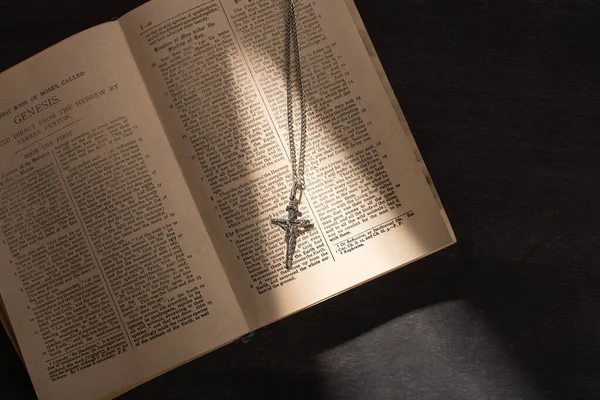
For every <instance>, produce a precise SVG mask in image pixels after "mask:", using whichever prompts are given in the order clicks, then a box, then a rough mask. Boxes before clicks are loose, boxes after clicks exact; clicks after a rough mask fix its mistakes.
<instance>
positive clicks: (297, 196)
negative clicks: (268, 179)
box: [290, 182, 304, 204]
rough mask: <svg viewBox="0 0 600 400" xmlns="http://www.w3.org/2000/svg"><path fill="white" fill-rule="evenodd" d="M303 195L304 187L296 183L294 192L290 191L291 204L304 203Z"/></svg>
mask: <svg viewBox="0 0 600 400" xmlns="http://www.w3.org/2000/svg"><path fill="white" fill-rule="evenodd" d="M302 193H304V187H303V186H302V185H301V184H299V183H298V182H294V184H293V185H292V190H291V191H290V202H292V201H293V202H294V203H295V204H300V202H301V201H302Z"/></svg>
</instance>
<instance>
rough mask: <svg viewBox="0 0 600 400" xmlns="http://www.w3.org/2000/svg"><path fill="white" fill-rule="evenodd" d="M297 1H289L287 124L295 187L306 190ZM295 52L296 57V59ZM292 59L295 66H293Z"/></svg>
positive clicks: (302, 91) (303, 99)
mask: <svg viewBox="0 0 600 400" xmlns="http://www.w3.org/2000/svg"><path fill="white" fill-rule="evenodd" d="M297 20H298V19H297V16H296V5H295V0H288V9H287V23H286V85H287V122H288V135H289V143H290V159H291V164H292V179H293V181H294V186H296V185H299V186H300V188H301V189H304V160H305V155H306V99H305V93H304V85H303V83H302V64H301V61H302V60H301V57H300V39H299V37H298V21H297ZM294 52H295V57H294ZM292 58H294V60H293V64H294V65H293V66H292ZM294 78H295V79H294ZM294 89H296V90H297V91H298V97H299V100H300V150H299V154H298V157H296V137H295V136H296V133H295V132H294V125H295V119H294Z"/></svg>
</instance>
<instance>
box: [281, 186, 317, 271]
mask: <svg viewBox="0 0 600 400" xmlns="http://www.w3.org/2000/svg"><path fill="white" fill-rule="evenodd" d="M296 196H298V197H296ZM301 200H302V186H300V185H298V184H297V183H294V186H292V191H291V193H290V202H289V203H288V206H287V207H286V208H285V210H286V211H287V213H288V216H287V218H282V219H272V220H271V223H272V224H273V225H277V226H278V227H280V228H281V229H283V230H284V231H285V244H286V252H285V268H286V269H291V268H292V260H293V258H294V251H295V250H296V239H297V238H298V236H300V235H301V234H303V233H305V232H308V231H309V230H311V229H312V228H313V224H312V223H311V222H310V221H308V220H305V219H298V217H301V216H302V213H301V212H300V211H299V210H298V205H299V204H300V201H301Z"/></svg>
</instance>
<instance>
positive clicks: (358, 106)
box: [121, 0, 455, 328]
mask: <svg viewBox="0 0 600 400" xmlns="http://www.w3.org/2000/svg"><path fill="white" fill-rule="evenodd" d="M286 3H287V2H286V1H284V0H264V1H249V0H215V1H194V0H176V1H169V2H167V1H162V2H161V1H155V2H151V3H149V4H146V5H144V6H142V7H140V8H139V9H137V10H135V11H134V12H132V13H130V14H128V15H126V16H125V17H124V18H122V19H121V23H122V25H123V28H124V31H125V33H126V36H127V39H128V41H129V43H130V46H131V48H132V51H133V53H134V56H135V57H136V60H137V61H138V65H139V68H140V71H141V72H142V75H143V76H144V79H145V81H146V82H147V83H148V88H149V92H150V94H151V96H152V98H153V100H154V102H155V105H156V108H157V110H158V113H159V115H160V117H161V120H162V121H163V125H164V126H165V130H166V131H167V133H168V135H169V138H170V141H171V144H172V147H173V149H174V151H175V154H176V155H177V157H178V159H179V161H180V164H181V166H182V170H183V171H184V174H185V176H186V179H187V182H188V185H189V187H190V188H191V190H192V193H193V196H194V199H195V200H196V205H197V206H198V207H199V209H200V211H201V214H202V217H203V219H204V221H205V223H206V225H207V227H208V230H209V232H210V234H211V237H212V239H213V241H214V243H215V246H216V248H217V250H218V253H219V256H220V258H221V261H222V263H223V265H224V267H225V270H226V273H227V276H228V278H229V280H230V282H231V284H232V286H233V287H234V289H235V292H236V295H237V297H238V299H239V302H240V304H241V305H242V306H243V309H244V313H245V314H246V317H247V318H248V319H249V321H250V325H251V327H253V328H256V327H260V326H263V325H265V324H267V323H270V322H272V321H274V320H276V319H279V318H282V317H284V316H286V315H289V314H291V313H293V312H296V311H298V310H300V309H302V308H305V307H307V306H310V305H312V304H314V303H316V302H319V301H321V300H323V299H325V298H328V297H330V296H332V295H335V294H337V293H340V292H342V291H344V290H347V289H348V288H350V287H353V286H356V285H358V284H360V283H362V282H364V281H366V280H369V279H372V278H373V277H376V276H379V275H381V274H383V273H385V272H388V271H390V270H392V269H394V268H397V267H398V266H401V265H404V264H407V263H409V262H411V261H414V260H416V259H418V258H420V257H423V256H425V255H427V254H430V253H432V252H434V251H436V250H439V249H441V248H443V247H446V246H448V245H450V244H452V243H454V241H455V238H454V234H453V233H452V229H451V228H450V225H449V223H448V221H447V218H446V216H445V213H444V211H443V208H442V207H441V203H440V202H439V201H438V199H437V198H436V196H435V195H434V191H432V186H430V184H429V183H428V177H427V174H426V169H425V167H424V164H423V161H422V160H421V159H420V156H418V151H416V147H415V145H414V141H413V140H412V137H411V135H410V132H409V131H408V130H407V128H406V125H405V121H404V119H403V118H402V117H401V115H399V114H398V113H397V111H398V110H399V107H397V108H396V109H395V108H394V105H396V104H395V100H393V98H392V99H391V98H390V97H389V96H388V94H389V95H391V96H393V94H392V93H391V91H389V87H386V86H385V85H384V83H382V79H381V77H380V76H379V75H378V70H377V68H376V67H375V66H374V63H373V61H372V58H371V56H372V55H370V54H369V51H368V49H367V48H366V46H365V44H364V42H363V40H362V39H361V35H360V33H359V31H358V29H357V27H356V23H355V21H354V19H353V17H352V14H351V13H350V11H349V9H348V6H347V3H346V1H345V0H328V1H308V0H303V1H297V9H298V14H299V24H298V26H299V29H300V32H301V47H302V62H303V68H304V86H305V91H306V99H307V107H308V150H307V159H306V182H307V185H306V187H307V189H306V192H305V193H304V200H303V202H302V205H301V211H302V212H303V214H304V215H303V218H306V219H309V220H311V221H314V222H315V228H314V229H313V230H312V231H311V232H310V233H307V234H305V235H303V236H301V237H300V238H299V239H298V243H297V248H296V252H295V257H294V268H293V269H292V270H291V271H288V270H286V269H285V268H284V260H285V251H286V249H285V243H284V232H283V231H282V230H281V229H280V228H278V227H275V226H273V225H271V223H270V220H271V218H283V217H285V216H286V212H285V207H286V205H287V202H288V196H289V191H290V186H291V179H290V158H289V152H288V143H287V140H288V139H287V137H288V134H287V117H286V90H285V59H284V55H285V50H284V38H285V24H284V20H285V9H284V7H285V4H286ZM363 33H364V32H363ZM371 51H372V49H371ZM379 72H381V71H379ZM388 86H389V85H388ZM386 88H387V89H388V91H386ZM297 126H298V125H297Z"/></svg>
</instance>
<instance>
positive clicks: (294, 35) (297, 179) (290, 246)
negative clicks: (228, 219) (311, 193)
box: [271, 0, 313, 269]
mask: <svg viewBox="0 0 600 400" xmlns="http://www.w3.org/2000/svg"><path fill="white" fill-rule="evenodd" d="M287 6H288V7H287V21H286V35H285V37H286V46H285V53H286V65H285V68H286V90H287V125H288V135H289V146H290V161H291V166H292V190H291V191H290V197H289V202H288V205H287V207H286V208H285V210H286V211H287V213H288V215H287V218H283V219H272V220H271V223H272V224H273V225H276V226H278V227H280V228H282V229H283V230H284V231H285V243H286V255H285V267H286V268H287V269H291V268H292V260H293V258H294V251H295V249H296V239H297V238H298V236H299V235H301V234H302V233H304V232H307V231H309V230H310V229H312V228H313V224H312V223H311V222H310V221H308V220H304V219H298V217H301V216H302V213H301V212H300V210H299V209H298V206H299V205H300V202H301V201H302V192H303V191H304V189H305V187H304V160H305V155H306V104H305V103H306V101H305V95H304V86H303V85H302V65H301V59H300V40H299V39H298V26H297V17H296V7H295V4H294V0H287ZM294 53H295V57H294ZM292 59H293V60H292ZM292 64H293V65H292ZM294 78H295V79H294ZM294 86H295V87H296V89H297V91H298V97H299V100H300V150H299V152H298V155H297V156H296V137H295V136H296V132H294V122H295V121H294Z"/></svg>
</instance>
